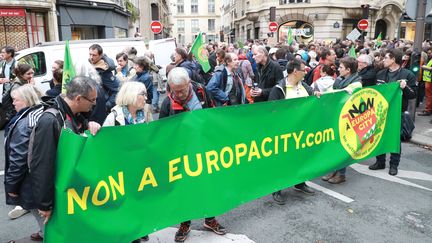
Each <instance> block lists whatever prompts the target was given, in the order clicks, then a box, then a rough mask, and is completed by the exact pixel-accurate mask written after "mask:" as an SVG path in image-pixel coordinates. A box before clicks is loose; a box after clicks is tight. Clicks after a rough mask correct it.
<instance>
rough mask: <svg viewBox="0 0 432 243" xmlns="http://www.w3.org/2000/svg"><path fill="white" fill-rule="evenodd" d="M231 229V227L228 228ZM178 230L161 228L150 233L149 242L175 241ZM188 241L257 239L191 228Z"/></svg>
mask: <svg viewBox="0 0 432 243" xmlns="http://www.w3.org/2000/svg"><path fill="white" fill-rule="evenodd" d="M228 230H229V229H228ZM176 232H177V228H173V227H168V228H165V229H163V230H159V231H157V232H155V233H153V234H150V235H149V238H150V240H149V241H148V242H149V243H156V242H157V243H159V242H174V235H175V233H176ZM186 242H188V243H189V242H190V243H194V242H195V243H200V242H206V243H255V241H253V240H251V239H249V238H248V237H247V236H246V235H240V234H238V235H237V234H230V233H228V234H226V235H217V234H215V233H213V232H210V231H201V230H191V232H189V235H188V237H187V240H186Z"/></svg>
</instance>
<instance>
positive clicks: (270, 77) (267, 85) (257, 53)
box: [250, 46, 284, 102]
mask: <svg viewBox="0 0 432 243" xmlns="http://www.w3.org/2000/svg"><path fill="white" fill-rule="evenodd" d="M253 58H254V60H255V62H256V63H257V66H258V72H257V74H258V76H257V79H256V80H257V82H258V87H253V88H252V90H251V92H250V94H251V96H252V97H253V98H254V102H262V101H267V100H268V97H269V94H270V90H271V89H272V88H273V87H274V86H275V85H276V83H277V82H278V81H279V80H281V79H283V78H284V76H283V72H282V70H281V68H280V67H279V64H277V63H275V62H273V61H271V60H270V57H269V54H268V52H267V49H266V48H265V47H264V46H256V47H254V49H253Z"/></svg>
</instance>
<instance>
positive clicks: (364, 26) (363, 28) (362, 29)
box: [357, 19, 369, 42]
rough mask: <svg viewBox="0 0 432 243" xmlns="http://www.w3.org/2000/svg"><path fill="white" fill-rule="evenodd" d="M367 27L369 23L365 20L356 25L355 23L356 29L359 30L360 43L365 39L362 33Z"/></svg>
mask: <svg viewBox="0 0 432 243" xmlns="http://www.w3.org/2000/svg"><path fill="white" fill-rule="evenodd" d="M368 27H369V21H368V20H367V19H361V20H360V21H359V22H358V23H357V28H359V29H360V30H361V41H362V42H364V40H365V37H364V31H365V30H366V29H367V28H368Z"/></svg>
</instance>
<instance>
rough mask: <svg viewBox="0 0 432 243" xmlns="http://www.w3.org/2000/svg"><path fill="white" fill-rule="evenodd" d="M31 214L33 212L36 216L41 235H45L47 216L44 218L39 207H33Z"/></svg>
mask: <svg viewBox="0 0 432 243" xmlns="http://www.w3.org/2000/svg"><path fill="white" fill-rule="evenodd" d="M30 212H31V214H33V216H34V217H35V219H36V221H37V223H38V225H39V232H38V233H39V235H40V236H42V237H44V233H45V230H44V228H45V225H44V220H45V218H43V217H42V216H40V214H39V211H38V210H37V209H31V210H30Z"/></svg>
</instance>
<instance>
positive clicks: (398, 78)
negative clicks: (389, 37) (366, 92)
mask: <svg viewBox="0 0 432 243" xmlns="http://www.w3.org/2000/svg"><path fill="white" fill-rule="evenodd" d="M402 56H403V52H402V51H401V50H399V49H390V50H387V53H386V55H385V57H384V67H385V68H384V69H383V70H381V71H379V72H378V74H377V82H378V83H384V82H385V83H390V82H399V83H400V88H401V89H402V113H403V112H405V111H407V110H408V101H409V100H410V99H414V98H416V93H417V84H416V77H415V75H414V74H413V73H412V72H411V71H410V70H408V69H405V68H402V67H401V64H402ZM401 149H402V146H401ZM400 155H401V154H400V152H399V153H391V155H390V170H389V174H390V175H393V176H394V175H396V174H397V173H398V169H397V168H398V166H399V162H400ZM385 161H386V154H381V155H379V156H377V157H376V162H375V164H373V165H371V166H369V169H370V170H382V169H384V168H385Z"/></svg>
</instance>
